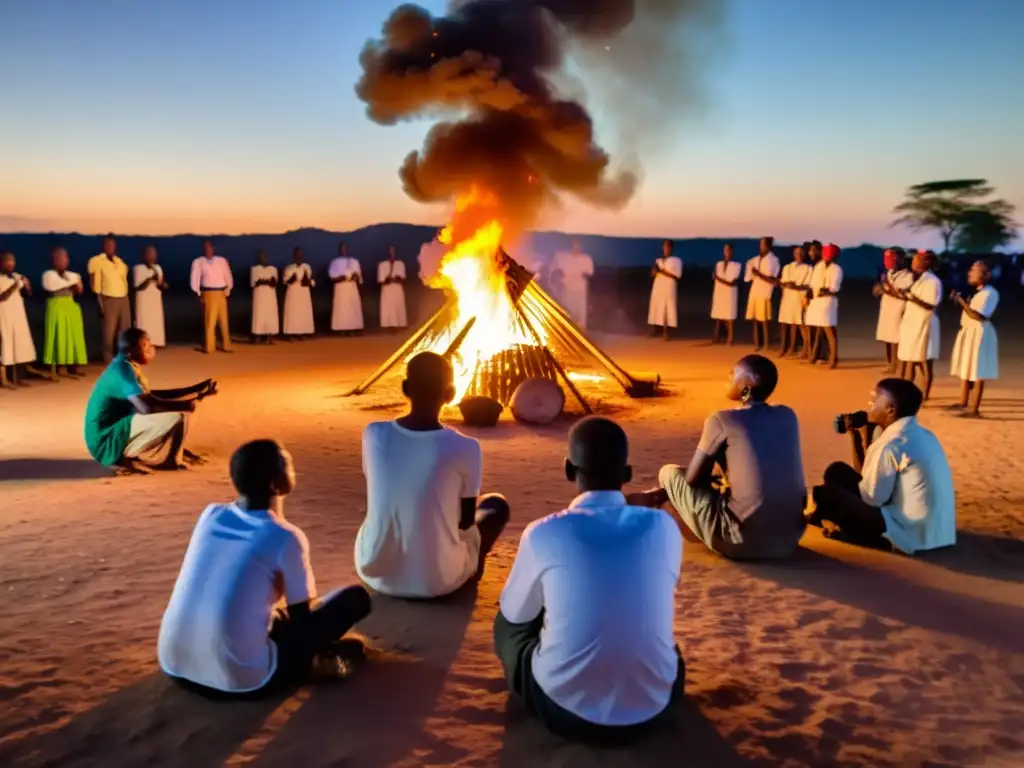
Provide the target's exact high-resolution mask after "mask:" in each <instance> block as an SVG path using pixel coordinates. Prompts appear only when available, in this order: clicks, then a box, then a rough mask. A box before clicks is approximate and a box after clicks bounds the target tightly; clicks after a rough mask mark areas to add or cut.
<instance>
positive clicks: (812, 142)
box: [0, 0, 1024, 247]
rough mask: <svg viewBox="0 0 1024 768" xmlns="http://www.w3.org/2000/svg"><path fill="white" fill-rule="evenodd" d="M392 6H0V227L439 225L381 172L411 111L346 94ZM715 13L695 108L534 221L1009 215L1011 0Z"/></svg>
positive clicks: (731, 232) (734, 223) (720, 222)
mask: <svg viewBox="0 0 1024 768" xmlns="http://www.w3.org/2000/svg"><path fill="white" fill-rule="evenodd" d="M396 5H398V3H393V2H389V1H388V0H299V1H296V2H285V1H284V0H176V1H174V0H152V1H150V2H140V1H139V0H90V1H89V2H84V1H83V0H46V1H45V2H43V1H41V0H40V1H38V2H31V1H30V0H0V71H2V72H3V73H4V74H3V76H2V77H0V104H2V105H3V111H4V115H3V118H2V126H3V128H2V134H0V135H2V139H0V231H12V230H22V231H46V230H62V231H63V230H76V231H81V232H105V231H108V230H112V231H115V232H119V233H125V234H129V233H145V234H154V235H156V234H169V233H177V232H198V233H239V232H280V231H283V230H286V229H293V228H296V227H300V226H315V227H323V228H327V229H337V230H347V229H353V228H357V227H360V226H363V225H367V224H372V223H377V222H382V221H407V222H418V223H439V222H441V221H442V220H443V218H444V216H443V212H442V211H439V210H438V209H432V208H427V207H424V206H421V205H419V204H416V203H413V202H411V201H409V200H408V199H407V198H406V197H405V196H404V194H403V192H402V189H401V185H400V183H399V180H398V176H397V169H398V166H399V165H400V164H401V162H402V159H403V157H404V156H405V155H406V153H407V152H409V151H410V150H411V149H415V148H418V147H419V146H420V144H421V141H422V138H423V135H424V134H425V132H426V130H427V128H428V127H429V123H426V122H418V123H410V124H405V125H402V126H398V127H383V126H379V125H376V124H374V123H372V122H370V121H369V120H368V119H367V118H366V117H365V114H364V108H363V104H362V103H361V102H360V101H359V100H358V99H357V98H356V96H355V93H354V90H353V86H354V84H355V83H356V81H357V79H358V77H359V65H358V56H359V52H360V50H361V48H362V46H363V44H364V43H365V42H366V40H367V39H368V38H370V37H374V36H376V35H377V34H378V33H379V31H380V28H381V24H382V22H383V21H384V19H385V18H386V16H387V15H388V13H389V12H390V11H391V10H392V9H393V8H394V7H395V6H396ZM420 5H423V6H424V7H426V8H428V9H429V10H431V11H432V12H436V13H441V12H443V10H444V6H445V3H444V1H443V0H429V1H427V2H421V3H420ZM725 5H726V7H727V11H726V17H725V20H724V24H723V26H724V34H723V38H722V45H721V50H720V55H719V56H718V57H717V60H716V61H714V62H711V63H709V65H708V69H709V74H708V78H707V90H708V95H709V96H710V103H709V105H708V108H707V109H706V110H703V111H701V112H699V113H697V114H694V115H693V116H692V119H689V120H680V121H679V126H678V127H677V128H674V129H673V130H672V131H671V132H670V134H669V135H670V136H671V141H670V142H669V143H668V145H667V146H665V147H664V148H662V149H660V150H659V151H658V152H656V153H652V154H649V155H648V156H646V157H644V158H642V159H643V163H644V166H645V180H644V184H643V187H642V189H641V191H640V193H639V195H638V196H637V197H636V198H635V200H634V201H633V203H632V204H631V205H630V206H629V208H627V209H626V210H625V211H623V212H621V213H617V214H609V213H607V212H603V211H597V212H595V211H593V210H591V209H589V208H586V207H583V206H579V205H570V206H568V207H567V208H566V210H564V211H563V212H561V213H559V214H557V215H552V216H550V217H549V218H548V220H546V221H545V222H544V224H545V225H546V226H550V227H552V228H558V229H562V230H565V231H576V232H588V233H591V232H592V233H600V234H629V235H634V234H642V235H652V236H675V237H689V236H709V237H715V236H744V235H749V236H756V235H761V234H765V233H771V234H774V235H775V236H776V237H778V238H780V239H782V240H788V241H794V240H803V239H807V238H812V237H815V238H819V239H823V240H824V239H827V240H833V241H835V242H838V243H840V244H844V245H856V244H859V243H861V242H875V243H883V244H885V243H890V242H901V243H904V244H913V245H936V244H937V240H935V239H933V238H929V237H927V236H925V237H921V236H913V235H909V236H908V235H907V233H900V232H894V231H893V230H892V229H890V228H889V227H888V223H889V221H890V220H891V218H892V217H891V213H890V211H891V208H892V207H893V205H895V204H896V203H898V202H899V200H900V197H901V195H902V192H903V190H904V188H905V187H907V186H908V185H910V184H913V183H917V182H923V181H929V180H935V179H946V178H961V177H971V178H973V177H983V178H987V179H989V180H990V181H991V182H992V183H993V184H994V185H995V186H996V188H997V190H998V192H999V194H1000V195H1001V196H1003V197H1005V198H1006V199H1008V200H1009V201H1010V202H1012V203H1014V204H1015V205H1016V206H1017V207H1018V209H1019V211H1018V218H1024V139H1022V136H1024V96H1022V95H1021V93H1022V87H1024V86H1022V84H1024V46H1022V45H1021V34H1022V32H1024V2H1018V1H1017V0H973V1H972V2H963V1H962V0H860V2H841V1H840V0H732V2H726V3H725ZM637 87H643V84H642V83H638V84H637ZM595 119H596V120H597V122H598V125H599V126H600V125H601V124H602V113H601V112H600V111H598V112H597V114H596V116H595ZM1018 247H1020V241H1018Z"/></svg>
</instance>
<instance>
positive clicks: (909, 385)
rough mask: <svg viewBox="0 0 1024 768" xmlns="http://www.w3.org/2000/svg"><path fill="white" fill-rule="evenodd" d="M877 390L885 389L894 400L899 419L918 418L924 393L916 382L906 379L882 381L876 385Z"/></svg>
mask: <svg viewBox="0 0 1024 768" xmlns="http://www.w3.org/2000/svg"><path fill="white" fill-rule="evenodd" d="M875 389H884V390H885V392H886V393H887V394H888V395H889V397H890V398H892V403H893V407H894V408H895V409H896V418H897V419H902V418H905V417H907V416H916V415H917V412H918V411H920V410H921V403H923V402H924V393H923V392H921V390H920V388H919V387H918V386H917V385H916V384H915V383H914V382H912V381H907V380H906V379H882V380H881V381H880V382H878V383H877V384H875Z"/></svg>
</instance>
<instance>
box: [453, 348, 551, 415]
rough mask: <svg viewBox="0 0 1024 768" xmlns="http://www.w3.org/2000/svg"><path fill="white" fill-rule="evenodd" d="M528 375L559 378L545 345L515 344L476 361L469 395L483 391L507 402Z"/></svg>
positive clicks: (530, 377) (495, 398)
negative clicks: (490, 356) (481, 360)
mask: <svg viewBox="0 0 1024 768" xmlns="http://www.w3.org/2000/svg"><path fill="white" fill-rule="evenodd" d="M527 379H551V380H552V381H558V371H556V370H555V367H554V365H552V363H551V358H550V355H549V354H548V353H547V351H545V349H544V348H543V347H539V346H536V345H527V344H516V345H515V346H514V347H512V348H510V349H506V350H504V351H502V352H500V353H498V354H497V355H495V356H494V357H492V358H491V359H490V360H486V361H483V362H481V363H479V364H478V365H477V367H476V371H474V373H473V383H472V384H471V385H470V388H469V391H468V392H467V395H469V396H479V395H483V396H485V397H490V398H492V399H493V400H497V401H498V402H499V403H501V404H502V405H505V406H507V405H508V404H509V401H510V400H511V399H512V395H513V394H514V393H515V391H516V388H517V387H518V386H519V385H520V384H522V383H523V382H524V381H526V380H527Z"/></svg>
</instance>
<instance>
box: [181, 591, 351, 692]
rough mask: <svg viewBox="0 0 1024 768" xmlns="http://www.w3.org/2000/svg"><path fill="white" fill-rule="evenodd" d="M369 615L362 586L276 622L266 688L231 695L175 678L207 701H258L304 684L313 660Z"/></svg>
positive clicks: (272, 628) (277, 618) (331, 596)
mask: <svg viewBox="0 0 1024 768" xmlns="http://www.w3.org/2000/svg"><path fill="white" fill-rule="evenodd" d="M369 615H370V594H369V593H368V592H367V591H366V589H364V588H363V587H361V586H358V585H357V586H352V587H345V588H344V589H339V590H337V591H336V592H332V593H331V594H329V595H327V596H326V597H324V598H323V599H322V600H320V601H319V604H318V605H317V606H316V607H315V608H313V610H311V611H310V612H309V614H308V615H306V616H302V617H299V618H296V619H293V618H289V617H288V616H287V615H285V614H283V613H282V614H279V615H277V616H276V617H275V618H274V622H273V624H272V626H271V628H270V639H271V640H273V641H274V645H276V646H277V669H276V670H274V675H273V677H271V678H270V680H269V681H267V683H266V685H264V686H263V687H262V688H260V689H258V690H256V691H247V692H246V693H229V692H226V691H218V690H215V689H213V688H207V687H206V686H204V685H199V684H197V683H193V682H191V681H189V680H183V679H181V678H174V681H175V682H177V683H178V684H179V685H181V686H183V687H184V688H187V689H189V690H191V691H195V692H197V693H201V694H203V695H204V696H207V697H208V698H226V699H237V698H259V697H260V696H264V695H267V694H271V693H275V692H277V691H280V690H282V689H286V688H288V687H289V686H292V685H295V684H297V683H301V682H303V681H304V680H305V679H306V678H307V677H308V676H309V672H310V668H311V667H312V664H313V659H314V658H315V657H316V656H317V655H318V654H320V653H325V652H328V651H330V649H331V644H332V643H334V642H336V641H338V640H340V639H341V638H342V637H343V636H344V634H345V633H346V632H348V631H349V630H350V629H352V627H353V626H355V625H356V624H358V623H359V622H360V621H362V620H363V619H365V618H366V617H367V616H369Z"/></svg>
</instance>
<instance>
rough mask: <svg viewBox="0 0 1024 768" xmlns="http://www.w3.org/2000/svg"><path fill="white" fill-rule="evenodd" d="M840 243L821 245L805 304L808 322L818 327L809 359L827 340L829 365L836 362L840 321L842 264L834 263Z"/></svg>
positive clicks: (837, 361) (833, 364) (816, 357)
mask: <svg viewBox="0 0 1024 768" xmlns="http://www.w3.org/2000/svg"><path fill="white" fill-rule="evenodd" d="M838 258H839V246H838V245H835V244H834V243H829V244H828V245H826V246H824V247H823V248H822V249H821V261H820V262H818V263H817V264H816V265H815V266H814V272H813V273H812V274H811V300H810V302H809V303H808V304H807V314H806V318H807V325H809V326H811V327H812V328H817V329H818V334H817V337H816V338H815V340H814V345H813V348H812V350H811V362H815V363H816V362H818V354H819V350H820V349H821V342H822V339H825V341H826V342H827V343H828V367H829V368H835V367H836V365H838V363H839V346H838V339H837V336H836V326H837V325H838V324H839V289H840V287H841V286H842V284H843V268H842V267H840V266H839V265H838V264H836V263H835V262H836V259H838Z"/></svg>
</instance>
